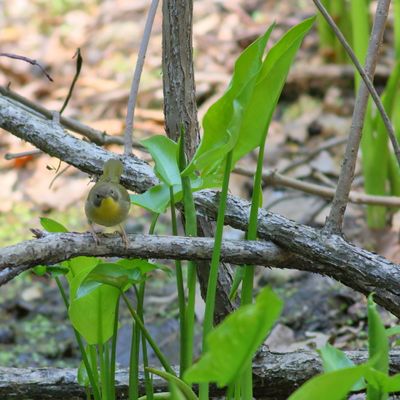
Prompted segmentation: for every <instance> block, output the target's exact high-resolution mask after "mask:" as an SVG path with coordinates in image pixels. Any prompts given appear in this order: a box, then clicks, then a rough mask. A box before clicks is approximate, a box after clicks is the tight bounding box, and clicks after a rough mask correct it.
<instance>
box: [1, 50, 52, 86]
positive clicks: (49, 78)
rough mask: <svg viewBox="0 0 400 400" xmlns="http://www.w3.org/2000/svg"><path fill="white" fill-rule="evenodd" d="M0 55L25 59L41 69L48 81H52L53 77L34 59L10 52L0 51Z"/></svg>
mask: <svg viewBox="0 0 400 400" xmlns="http://www.w3.org/2000/svg"><path fill="white" fill-rule="evenodd" d="M0 57H8V58H13V59H14V60H21V61H25V62H27V63H29V64H31V65H34V66H36V67H38V68H39V69H40V70H41V71H42V73H43V74H44V75H45V76H46V78H47V79H48V80H49V81H50V82H54V81H53V78H52V77H51V76H50V75H49V74H48V73H47V72H46V70H45V69H44V68H43V67H42V66H41V65H40V64H39V63H38V62H37V61H36V60H33V59H32V58H29V57H25V56H20V55H18V54H11V53H0Z"/></svg>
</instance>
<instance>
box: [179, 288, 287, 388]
mask: <svg viewBox="0 0 400 400" xmlns="http://www.w3.org/2000/svg"><path fill="white" fill-rule="evenodd" d="M281 310H282V301H281V300H280V299H279V298H278V297H277V296H276V295H275V294H274V292H273V291H272V290H271V289H270V288H265V289H263V290H262V291H261V292H260V294H259V295H258V296H257V298H256V301H255V303H254V304H249V305H247V306H244V307H240V308H239V309H238V310H237V311H235V312H234V313H232V314H231V315H229V316H228V317H227V318H226V319H225V320H224V321H223V322H222V323H221V324H220V325H219V326H217V327H216V328H215V329H214V330H213V331H211V333H210V334H209V336H208V337H207V349H208V350H207V351H206V353H205V354H204V355H203V356H202V357H201V358H200V360H199V361H198V362H197V363H196V364H194V365H193V366H192V367H190V368H189V369H188V370H187V371H186V373H185V375H184V380H185V381H186V382H189V383H192V382H196V383H200V382H216V383H217V385H218V386H226V385H228V384H229V383H231V382H233V381H234V380H235V378H236V377H238V376H239V375H240V373H241V372H242V369H243V366H246V365H247V364H248V363H249V362H250V360H251V359H252V357H253V355H254V353H255V351H256V350H257V348H258V347H259V346H260V344H261V343H262V342H263V340H264V339H265V336H266V335H267V334H268V332H269V331H270V330H271V328H272V326H273V324H274V323H275V321H276V320H277V318H278V317H279V314H280V312H281Z"/></svg>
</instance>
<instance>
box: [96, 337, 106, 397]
mask: <svg viewBox="0 0 400 400" xmlns="http://www.w3.org/2000/svg"><path fill="white" fill-rule="evenodd" d="M97 346H98V351H99V358H100V379H101V394H102V396H101V398H102V400H109V397H108V393H109V389H108V379H107V365H106V360H105V351H104V350H105V349H104V345H103V344H102V343H99V344H98V345H97Z"/></svg>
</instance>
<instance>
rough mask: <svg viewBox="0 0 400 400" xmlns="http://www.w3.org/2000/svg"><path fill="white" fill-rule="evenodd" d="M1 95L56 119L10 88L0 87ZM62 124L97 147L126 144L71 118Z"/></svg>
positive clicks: (62, 121) (142, 148)
mask: <svg viewBox="0 0 400 400" xmlns="http://www.w3.org/2000/svg"><path fill="white" fill-rule="evenodd" d="M0 94H1V95H3V96H6V97H9V98H11V99H13V100H15V101H17V102H19V103H21V104H23V105H24V106H26V107H28V108H30V109H31V110H33V111H36V112H37V113H39V114H41V115H42V116H44V117H46V118H47V119H50V120H53V119H54V111H50V110H48V109H47V108H45V107H43V106H42V105H40V104H38V103H36V102H34V101H31V100H28V99H27V98H25V97H23V96H21V95H20V94H18V93H16V92H14V91H12V90H11V89H9V88H4V87H2V86H0ZM60 124H61V125H63V126H64V127H65V128H67V129H69V130H71V131H73V132H76V133H79V134H80V135H82V136H85V137H86V138H88V139H89V140H90V141H91V142H93V143H95V144H97V145H107V144H119V145H123V144H124V138H123V137H122V136H111V135H108V134H107V133H105V132H104V131H103V132H102V131H99V130H97V129H94V128H91V127H90V126H87V125H85V124H82V123H81V122H79V121H77V120H75V119H72V118H69V117H63V116H60ZM133 145H134V147H135V148H138V149H140V150H142V151H146V150H145V148H144V147H143V146H142V145H141V144H140V143H139V142H138V141H134V142H133Z"/></svg>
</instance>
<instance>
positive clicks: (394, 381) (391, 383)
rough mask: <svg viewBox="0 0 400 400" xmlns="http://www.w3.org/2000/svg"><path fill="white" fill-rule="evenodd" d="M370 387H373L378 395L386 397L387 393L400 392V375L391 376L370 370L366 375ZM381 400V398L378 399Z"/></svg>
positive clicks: (373, 369)
mask: <svg viewBox="0 0 400 400" xmlns="http://www.w3.org/2000/svg"><path fill="white" fill-rule="evenodd" d="M364 376H365V379H366V380H367V381H368V385H371V386H372V387H373V388H374V389H375V390H376V391H377V392H378V393H382V394H383V396H385V395H386V394H387V393H392V392H398V391H400V374H396V375H393V376H389V375H387V374H385V373H383V372H380V371H378V370H376V369H375V368H368V369H367V370H366V371H365V373H364ZM377 398H379V399H381V398H382V395H381V397H377Z"/></svg>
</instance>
